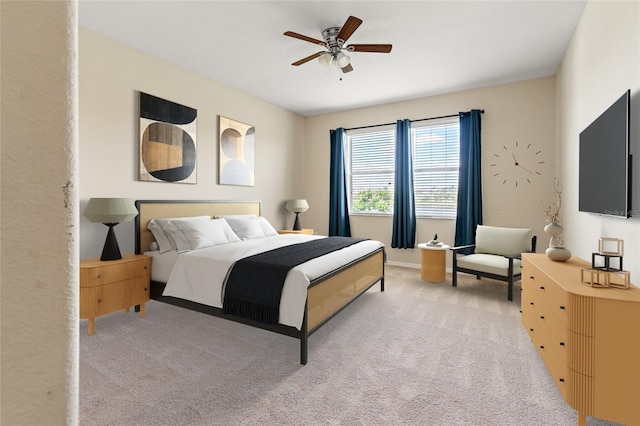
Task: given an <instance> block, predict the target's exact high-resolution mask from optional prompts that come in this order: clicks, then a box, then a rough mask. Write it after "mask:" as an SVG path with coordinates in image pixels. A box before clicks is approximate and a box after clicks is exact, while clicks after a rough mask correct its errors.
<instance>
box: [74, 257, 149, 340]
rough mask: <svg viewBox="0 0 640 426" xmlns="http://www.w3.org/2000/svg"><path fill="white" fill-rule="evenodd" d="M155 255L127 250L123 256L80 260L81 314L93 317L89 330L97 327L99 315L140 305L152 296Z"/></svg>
mask: <svg viewBox="0 0 640 426" xmlns="http://www.w3.org/2000/svg"><path fill="white" fill-rule="evenodd" d="M150 279H151V257H150V256H145V255H143V254H138V255H135V254H123V255H122V259H119V260H107V261H101V260H100V259H82V260H80V318H83V319H88V320H89V329H88V332H89V334H93V333H94V331H95V317H98V316H100V315H105V314H108V313H111V312H115V311H119V310H121V309H124V310H125V311H128V310H129V308H130V307H131V306H138V305H139V306H140V316H141V317H144V314H145V309H144V304H145V302H147V301H148V300H149V282H150Z"/></svg>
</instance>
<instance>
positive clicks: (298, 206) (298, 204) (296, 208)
mask: <svg viewBox="0 0 640 426" xmlns="http://www.w3.org/2000/svg"><path fill="white" fill-rule="evenodd" d="M286 209H287V210H289V211H290V212H291V213H302V212H306V211H307V210H308V209H309V204H307V200H289V201H287V205H286Z"/></svg>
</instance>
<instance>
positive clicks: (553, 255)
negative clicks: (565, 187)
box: [542, 179, 571, 262]
mask: <svg viewBox="0 0 640 426" xmlns="http://www.w3.org/2000/svg"><path fill="white" fill-rule="evenodd" d="M542 207H543V209H544V213H545V215H546V216H547V221H548V222H549V223H548V224H547V225H546V226H545V227H544V232H546V233H547V234H549V236H550V237H551V238H550V239H549V248H548V249H547V250H546V251H545V253H546V254H547V256H549V259H551V260H554V261H556V262H566V261H567V260H569V259H570V258H571V252H570V251H569V250H568V249H567V248H566V247H565V246H564V238H563V237H562V234H563V233H564V227H563V226H562V224H561V223H560V208H561V207H562V185H560V182H558V179H553V201H552V202H551V203H545V202H544V201H543V202H542Z"/></svg>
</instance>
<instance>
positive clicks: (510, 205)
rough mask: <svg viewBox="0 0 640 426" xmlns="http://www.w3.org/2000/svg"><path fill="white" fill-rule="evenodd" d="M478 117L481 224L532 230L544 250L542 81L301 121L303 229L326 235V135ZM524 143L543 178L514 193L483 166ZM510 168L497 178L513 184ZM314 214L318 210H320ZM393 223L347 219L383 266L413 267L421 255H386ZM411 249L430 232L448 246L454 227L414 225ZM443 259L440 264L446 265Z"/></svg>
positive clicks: (545, 104) (546, 109) (550, 108)
mask: <svg viewBox="0 0 640 426" xmlns="http://www.w3.org/2000/svg"><path fill="white" fill-rule="evenodd" d="M474 108H476V109H484V110H485V113H484V114H483V115H482V168H483V188H484V189H483V191H484V200H483V202H484V204H483V205H484V223H485V224H487V225H497V226H514V227H531V228H533V229H534V233H535V234H537V235H538V238H539V239H540V240H539V244H538V246H539V250H538V251H540V248H542V249H544V246H545V245H546V244H548V240H546V241H545V234H544V232H543V231H542V228H543V227H544V225H545V216H544V212H543V210H542V207H541V202H542V201H543V200H550V199H551V197H552V190H553V185H552V181H553V177H554V170H555V77H553V76H551V77H545V78H540V79H535V80H528V81H522V82H517V83H511V84H504V85H499V86H491V87H486V88H482V89H477V90H469V91H464V92H457V93H451V94H447V95H443V96H434V97H430V98H423V99H418V100H414V101H407V102H400V103H394V104H388V105H380V106H375V107H371V108H362V109H357V110H352V111H343V112H339V113H334V114H326V115H320V116H315V117H309V118H307V122H306V138H305V141H306V166H305V170H306V176H307V179H306V185H305V190H304V194H305V197H307V199H308V201H309V204H310V205H311V208H310V209H309V211H308V212H306V213H305V218H304V220H305V225H309V226H312V227H314V228H315V229H316V230H318V231H319V232H320V233H326V232H327V230H328V223H329V219H328V205H329V130H330V129H335V128H337V127H345V128H350V127H359V126H367V125H372V124H381V123H392V122H395V121H396V120H397V119H402V118H409V119H412V120H413V119H420V118H426V117H437V116H442V115H449V114H456V113H458V112H459V111H468V110H470V109H474ZM516 141H518V142H519V143H526V144H528V143H531V144H532V146H535V147H537V148H538V149H539V150H542V153H541V154H540V155H541V156H542V158H543V159H544V161H545V164H544V165H543V166H541V171H542V172H543V175H542V176H536V177H535V178H533V179H531V181H532V183H531V184H529V183H525V184H522V181H520V182H521V183H520V184H519V185H518V187H516V186H515V185H513V184H511V183H508V184H504V185H503V184H502V178H498V177H494V176H493V173H492V170H493V168H492V167H491V166H490V164H491V163H493V162H494V158H495V157H494V156H493V154H495V153H499V152H500V151H501V150H503V149H502V145H513V144H515V142H516ZM518 171H519V170H516V169H515V168H510V167H509V168H506V169H502V170H501V172H502V176H504V175H505V174H507V175H508V176H509V177H510V178H512V177H515V176H517V175H516V174H515V173H517V172H518ZM314 206H320V207H319V208H318V207H316V208H314ZM391 226H392V220H391V218H390V217H388V218H380V217H372V216H351V228H352V233H353V235H354V236H362V237H370V238H375V239H378V240H380V241H382V242H384V243H385V244H387V245H388V250H387V256H388V260H389V261H390V262H394V263H398V264H408V265H417V264H419V263H420V253H419V252H420V250H419V249H415V250H401V249H391V248H390V247H391ZM417 231H418V236H417V237H418V241H419V242H426V241H428V240H430V239H431V238H433V235H434V234H435V233H436V232H437V233H438V239H439V240H442V241H444V242H445V243H447V244H453V242H454V235H455V220H443V219H438V220H434V219H418V224H417ZM450 262H451V259H450V256H447V263H448V264H450Z"/></svg>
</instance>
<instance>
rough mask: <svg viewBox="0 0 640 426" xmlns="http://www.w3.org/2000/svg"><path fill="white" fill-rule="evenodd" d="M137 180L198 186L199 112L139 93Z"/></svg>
mask: <svg viewBox="0 0 640 426" xmlns="http://www.w3.org/2000/svg"><path fill="white" fill-rule="evenodd" d="M139 102H140V154H139V156H140V163H139V176H138V180H141V181H147V182H173V183H197V176H198V174H197V171H196V164H197V163H196V132H197V118H198V111H197V110H195V109H193V108H190V107H188V106H184V105H180V104H177V103H175V102H171V101H167V100H164V99H161V98H158V97H155V96H153V95H148V94H146V93H142V92H140V100H139Z"/></svg>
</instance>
